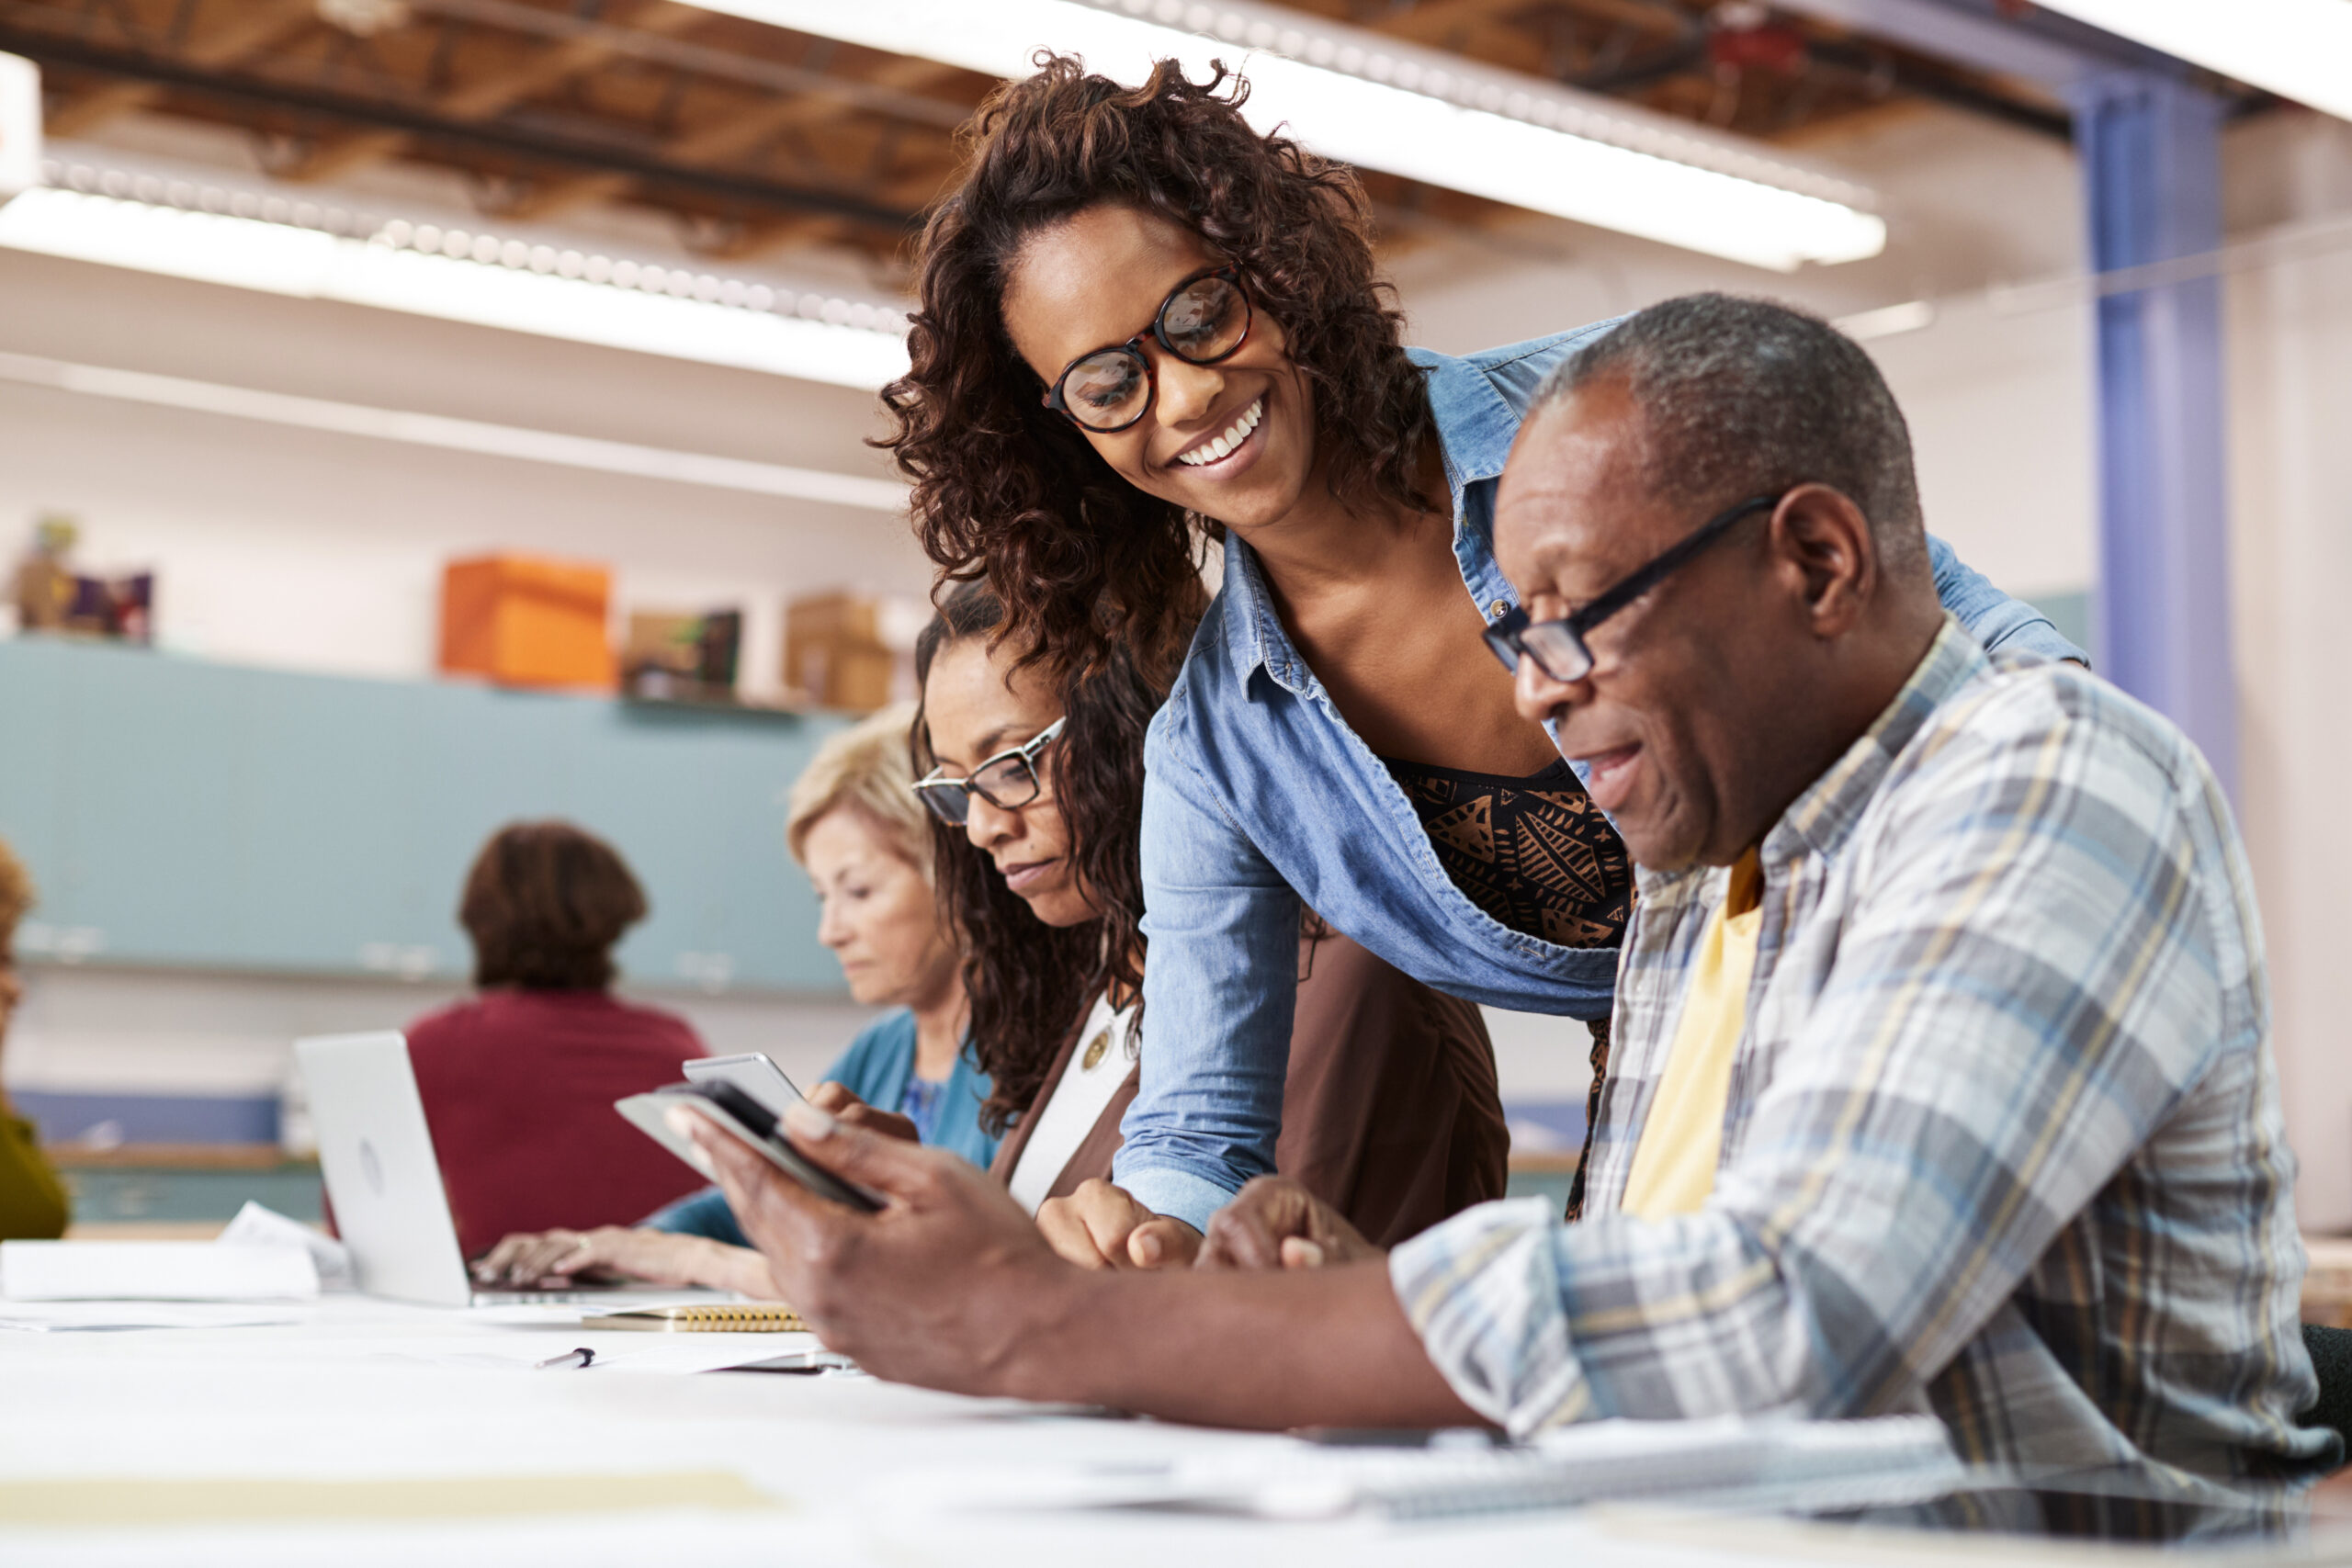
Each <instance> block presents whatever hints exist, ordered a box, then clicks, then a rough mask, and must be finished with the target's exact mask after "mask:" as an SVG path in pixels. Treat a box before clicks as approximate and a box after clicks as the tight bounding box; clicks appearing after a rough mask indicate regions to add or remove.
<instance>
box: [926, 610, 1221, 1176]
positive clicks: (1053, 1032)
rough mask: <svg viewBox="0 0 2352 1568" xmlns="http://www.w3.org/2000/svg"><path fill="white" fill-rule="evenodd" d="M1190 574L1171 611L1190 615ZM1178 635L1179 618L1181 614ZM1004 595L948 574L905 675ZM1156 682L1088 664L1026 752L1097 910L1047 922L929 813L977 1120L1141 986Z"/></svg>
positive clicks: (999, 632)
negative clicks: (984, 1087)
mask: <svg viewBox="0 0 2352 1568" xmlns="http://www.w3.org/2000/svg"><path fill="white" fill-rule="evenodd" d="M1201 598H1202V595H1201V592H1200V587H1199V583H1198V581H1197V580H1194V581H1193V586H1192V592H1191V594H1190V595H1189V597H1188V598H1186V599H1184V600H1182V602H1180V604H1179V607H1178V613H1179V615H1180V616H1181V615H1184V614H1186V613H1187V612H1189V614H1190V615H1193V616H1197V615H1199V613H1200V609H1201ZM1182 629H1183V630H1184V631H1186V632H1190V630H1191V629H1192V622H1191V620H1190V619H1185V620H1183V621H1182ZM1005 630H1006V627H1005V615H1004V606H1003V604H1001V603H1000V602H999V601H998V599H997V597H996V595H995V594H993V593H991V592H989V590H988V589H987V588H986V587H985V586H984V585H982V584H980V583H977V582H966V583H958V584H956V586H955V587H953V588H951V589H950V590H949V591H948V592H947V593H946V594H945V595H944V598H943V599H942V600H941V602H940V606H939V613H938V615H935V616H933V619H932V622H931V624H930V625H929V626H925V627H924V628H923V632H922V637H920V638H918V639H917V640H916V643H915V674H916V679H917V681H918V682H920V683H921V684H922V685H923V686H924V687H926V688H927V687H928V685H929V682H930V680H931V667H932V664H933V661H934V660H937V659H938V657H939V656H940V654H941V653H942V652H944V651H945V650H946V649H949V648H952V647H954V646H956V644H959V643H965V642H971V641H975V640H978V639H980V638H987V639H989V641H991V642H995V641H997V640H998V639H999V638H1001V637H1002V636H1003V634H1004V632H1005ZM1167 695H1168V688H1167V685H1166V684H1165V683H1164V682H1157V681H1154V680H1152V679H1150V678H1149V677H1148V676H1147V675H1146V674H1145V673H1144V672H1143V671H1142V670H1141V669H1140V668H1139V667H1138V666H1137V664H1136V660H1134V659H1133V658H1132V657H1131V656H1130V655H1129V653H1128V651H1127V650H1126V649H1120V648H1114V649H1112V650H1111V651H1110V652H1109V654H1108V655H1107V656H1106V660H1105V662H1104V663H1103V667H1102V668H1101V669H1099V670H1097V671H1094V672H1093V673H1091V674H1089V675H1084V676H1080V677H1078V678H1076V679H1073V680H1069V681H1067V682H1063V685H1062V712H1063V723H1062V732H1061V736H1060V738H1059V739H1057V740H1056V741H1055V742H1054V744H1053V745H1051V746H1050V747H1048V748H1046V751H1045V753H1044V755H1043V756H1041V757H1040V758H1039V759H1038V761H1039V762H1040V763H1041V764H1042V765H1043V766H1044V768H1045V769H1046V776H1047V777H1048V778H1049V779H1050V780H1051V781H1052V784H1053V790H1054V803H1055V805H1056V806H1057V807H1058V808H1059V809H1060V811H1061V814H1062V819H1063V821H1064V822H1065V823H1066V824H1067V825H1068V828H1069V844H1070V858H1071V861H1072V863H1073V864H1074V865H1075V867H1076V868H1077V872H1078V876H1079V880H1080V883H1081V884H1082V885H1083V886H1085V888H1086V890H1087V891H1088V892H1089V893H1091V895H1093V897H1094V901H1095V902H1096V903H1097V904H1098V905H1099V906H1101V908H1102V909H1103V916H1102V918H1101V919H1095V920H1089V921H1086V922H1084V923H1083V924H1080V925H1076V926H1066V927H1060V928H1057V927H1054V926H1049V925H1047V924H1046V922H1045V921H1043V920H1041V919H1038V918H1037V917H1036V915H1035V914H1034V913H1033V912H1032V911H1031V910H1030V908H1029V902H1028V900H1027V899H1025V898H1023V897H1021V895H1019V894H1018V893H1015V892H1013V891H1012V889H1011V888H1010V887H1007V886H1005V885H1004V878H1003V877H1001V876H1000V875H998V874H997V872H996V869H995V867H994V866H993V865H992V864H991V863H990V862H989V857H988V856H987V855H985V854H982V853H981V852H978V850H976V849H974V848H973V847H972V843H971V840H969V839H967V838H966V837H965V835H964V830H963V829H961V828H955V827H950V826H949V825H948V824H946V823H944V822H942V821H939V820H938V819H937V818H933V820H932V833H933V852H932V864H933V881H934V883H935V885H936V886H937V887H938V890H939V902H940V914H941V918H942V919H944V920H945V921H946V923H947V926H948V929H949V930H951V931H955V932H956V933H957V934H958V936H959V937H960V939H961V940H962V942H963V945H964V991H965V995H967V997H969V998H971V1004H972V1023H971V1042H972V1054H973V1055H974V1057H975V1058H976V1059H977V1060H978V1063H979V1065H980V1067H981V1069H982V1070H983V1071H985V1072H986V1073H987V1074H988V1075H989V1079H990V1086H991V1087H990V1092H989V1099H988V1103H987V1104H985V1105H984V1106H982V1107H981V1108H980V1119H981V1122H982V1124H983V1125H984V1126H985V1127H986V1128H987V1129H988V1130H989V1132H990V1133H991V1134H994V1133H999V1132H1001V1131H1002V1129H1003V1127H1004V1125H1005V1123H1006V1122H1008V1121H1010V1120H1011V1119H1012V1117H1015V1116H1020V1115H1024V1114H1026V1113H1027V1111H1028V1110H1029V1104H1030V1101H1032V1100H1035V1098H1036V1097H1037V1090H1038V1089H1039V1088H1040V1087H1041V1086H1042V1085H1043V1084H1044V1083H1045V1081H1046V1070H1047V1069H1048V1068H1050V1067H1051V1066H1053V1065H1054V1056H1055V1055H1056V1053H1057V1052H1058V1051H1060V1049H1061V1047H1062V1043H1063V1042H1064V1041H1065V1040H1067V1039H1068V1038H1069V1033H1070V1032H1071V1031H1072V1030H1074V1029H1076V1028H1077V1027H1078V1026H1079V1024H1080V1021H1083V1019H1084V1017H1085V1012H1086V1009H1087V1008H1088V1007H1089V1006H1091V1004H1092V1002H1093V1000H1094V998H1095V997H1097V996H1098V995H1100V994H1101V993H1102V992H1103V989H1104V988H1105V987H1110V988H1112V989H1114V990H1115V991H1117V992H1118V993H1120V994H1121V995H1122V996H1128V995H1139V994H1140V992H1141V989H1142V986H1143V966H1142V954H1143V937H1142V933H1141V931H1140V930H1139V929H1138V927H1139V924H1140V922H1141V920H1142V919H1143V852H1142V847H1141V840H1140V834H1141V830H1142V824H1143V736H1144V728H1145V727H1146V726H1147V725H1148V724H1149V723H1150V722H1151V716H1152V715H1153V713H1155V712H1157V711H1158V709H1159V705H1160V703H1161V702H1162V701H1163V700H1164V699H1165V698H1166V697H1167ZM911 739H912V744H913V750H914V760H915V770H916V772H918V773H928V772H930V771H931V769H932V767H933V765H934V762H935V761H936V759H935V758H934V757H933V754H932V750H931V726H930V722H929V720H928V718H927V716H926V715H925V713H924V711H923V710H922V709H918V710H917V712H916V715H915V723H914V732H913V735H912V738H911Z"/></svg>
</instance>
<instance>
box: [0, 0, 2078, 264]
mask: <svg viewBox="0 0 2352 1568" xmlns="http://www.w3.org/2000/svg"><path fill="white" fill-rule="evenodd" d="M843 3H845V4H854V3H855V0H843ZM976 3H978V0H976ZM1290 3H1291V4H1293V5H1295V6H1297V7H1298V8H1299V9H1301V10H1305V11H1309V12H1316V13H1319V14H1322V15H1326V16H1330V17H1338V18H1341V19H1344V20H1347V21H1349V22H1351V23H1353V24H1355V25H1356V26H1359V27H1366V28H1375V29H1378V30H1381V31H1385V32H1388V33H1391V34H1393V35H1396V36H1397V37H1400V38H1405V39H1411V40H1413V41H1414V42H1417V43H1420V44H1424V45H1427V46H1430V47H1432V48H1437V49H1442V50H1447V51H1454V52H1458V53H1461V54H1464V55H1466V56H1470V57H1473V58H1476V59H1478V60H1481V61H1485V62H1489V63H1493V64H1498V65H1503V66H1507V67H1509V68H1510V69H1513V70H1517V71H1523V72H1529V73H1534V74H1538V75H1542V76H1545V77H1549V78H1552V79H1555V80H1558V81H1563V82H1566V83H1569V84H1571V85H1576V86H1579V87H1582V88H1585V89H1588V90H1590V91H1596V92H1601V93H1606V94H1609V95H1611V96H1620V97H1624V98H1628V99H1632V100H1635V101H1638V102H1640V103H1642V104H1644V105H1645V106H1647V107H1651V108H1655V109H1659V110H1662V111H1664V112H1666V113H1668V114H1673V115H1678V116H1681V117H1684V118H1691V119H1693V120H1700V121H1704V122H1706V123H1709V124H1713V125H1716V126H1719V127H1723V128H1724V129H1728V130H1736V131H1739V132H1742V133H1745V134H1748V135H1752V136H1758V137H1764V138H1779V139H1787V140H1804V139H1809V138H1811V137H1814V136H1816V135H1818V134H1820V133H1821V132H1822V131H1823V130H1825V129H1826V128H1831V127H1835V126H1837V125H1838V124H1840V123H1841V122H1846V121H1849V120H1851V119H1852V118H1853V117H1855V116H1858V115H1875V114H1880V113H1883V112H1885V111H1886V110H1887V109H1888V108H1889V107H1899V106H1903V105H1906V104H1916V103H1918V102H1920V101H1923V100H1934V101H1940V102H1944V103H1948V104H1953V105H1957V106H1960V107H1964V108H1967V109H1970V110H1973V111H1974V112H1978V113H1982V114H1987V115H1992V116H1995V117H1997V118H2002V119H2005V120H2007V121H2009V122H2011V123H2013V124H2017V125H2019V126H2023V127H2026V128H2028V129H2030V130H2037V131H2041V132H2046V133H2049V134H2054V135H2064V134H2065V126H2066V121H2065V116H2064V106H2063V105H2061V104H2059V103H2058V102H2056V101H2055V100H2054V99H2053V98H2052V96H2050V95H2049V94H2048V93H2047V91H2046V90H2045V89H2043V88H2041V87H2040V86H2038V85H2035V84H2032V83H2030V82H2024V81H2019V80H2017V79H2014V78H2010V77H2004V76H1998V75H1994V74H1990V73H1972V72H1970V71H1968V70H1965V69H1963V68H1961V67H1957V66H1953V65H1950V64H1945V63H1941V62H1937V61H1935V60H1932V59H1930V58H1929V57H1928V56H1926V55H1923V54H1916V53H1911V52H1907V51H1905V50H1903V49H1901V48H1899V47H1896V46H1894V45H1891V44H1888V43H1884V42H1881V41H1877V40H1874V39H1869V38H1866V37H1862V36H1860V35H1857V34H1855V33H1852V32H1849V31H1848V30H1846V29H1844V28H1839V27H1838V26H1837V25H1836V23H1835V22H1834V21H1822V20H1818V19H1813V18H1804V19H1792V18H1789V17H1784V16H1781V15H1780V14H1777V13H1773V12H1770V11H1768V10H1767V9H1765V7H1764V6H1760V5H1757V4H1753V3H1752V0H1732V3H1730V4H1721V5H1718V4H1709V3H1707V0H1290ZM0 51H9V52H13V53H18V54H24V55H28V56H29V57H31V58H33V59H35V60H37V61H39V62H40V63H41V65H42V67H43V70H44V73H45V81H46V84H47V86H48V90H49V93H50V102H49V105H48V124H49V130H50V132H51V135H53V136H61V137H71V136H87V135H90V134H92V133H93V132H96V131H98V130H101V129H102V128H103V127H104V126H106V125H107V122H109V121H110V120H113V119H115V118H119V117H121V116H124V115H127V114H133V113H140V114H147V115H165V116H178V117H183V118H191V119H196V120H202V121H209V122H211V123H213V124H216V125H226V126H230V127H233V128H235V129H237V130H241V131H243V132H244V133H246V134H248V135H250V136H251V137H252V138H253V139H254V141H255V144H256V146H257V148H258V149H259V152H260V157H261V161H262V163H263V164H264V166H265V167H266V169H267V170H268V171H269V172H270V173H271V174H272V175H275V176H276V177H277V178H280V179H284V180H288V181H295V182H304V181H308V182H319V181H324V180H330V179H334V178H338V177H342V176H346V175H350V174H351V173H353V172H354V171H356V170H359V169H363V168H365V167H367V166H368V165H371V164H380V163H384V162H386V161H393V160H397V161H402V162H407V163H413V164H427V165H434V166H438V167H442V168H445V169H454V170H457V171H459V172H461V173H462V174H463V175H465V176H466V177H467V179H468V181H469V187H470V189H471V190H472V192H473V193H474V199H475V200H476V202H477V203H478V204H479V205H480V206H481V207H482V208H483V209H486V210H488V211H491V212H492V213H495V214H497V215H499V216H501V217H503V218H505V219H508V220H536V219H546V218H550V217H553V216H556V215H559V214H561V213H564V212H566V211H571V210H575V209H581V208H582V207H588V206H594V205H597V204H628V205H632V206H636V207H639V208H650V209H655V210H657V211H660V212H662V213H664V214H666V215H668V216H669V217H671V218H672V219H673V220H674V221H675V223H676V225H677V227H678V230H679V231H680V233H681V234H682V236H683V237H684V239H685V241H686V242H687V243H689V244H690V245H692V246H694V247H695V249H697V250H700V251H703V252H706V253H708V254H718V255H729V256H744V255H750V254H757V253H761V252H765V251H773V250H776V249H780V248H786V247H790V246H795V245H808V244H827V245H835V246H847V247H851V248H854V249H856V250H860V251H863V252H865V253H866V254H869V255H872V256H874V257H876V258H878V259H885V260H887V259H888V258H890V257H893V256H895V255H898V254H900V253H901V252H902V249H903V245H904V243H905V241H906V239H907V237H908V235H909V234H910V231H912V229H913V227H914V225H915V224H916V223H917V222H918V221H919V217H920V214H921V212H922V209H923V208H924V207H925V206H926V205H927V204H928V203H929V202H931V201H932V200H933V198H934V197H936V196H937V195H938V194H939V193H940V192H941V191H942V190H943V189H944V187H945V186H947V185H948V183H949V182H950V181H951V180H952V178H953V176H954V174H955V169H956V158H957V144H956V140H955V130H956V127H957V126H958V125H960V124H961V123H962V122H963V121H964V120H965V119H966V118H967V117H968V116H969V114H970V112H971V110H972V109H973V107H975V106H976V105H977V104H978V102H979V100H980V98H981V97H982V96H983V95H985V94H986V93H987V92H988V91H989V88H990V87H991V86H992V85H993V84H992V83H991V82H990V81H989V79H987V78H985V77H983V76H980V75H978V74H975V73H969V72H965V71H959V70H957V69H955V68H953V67H950V66H944V65H938V64H934V63H931V62H924V61H918V60H910V59H906V58H901V57H898V56H893V55H886V54H878V53H875V52H873V51H865V50H861V49H857V48H855V47H853V46H849V45H837V44H834V43H831V42H830V41H828V40H825V39H814V38H809V37H804V36H802V35H799V34H797V33H792V32H787V31H784V30H782V29H779V28H769V27H764V26H762V25H760V24H757V23H752V22H747V21H743V20H741V19H739V18H735V17H726V16H720V15H715V14H713V13H711V12H708V11H706V10H703V9H701V8H700V7H697V6H689V5H683V4H677V3H674V0H0ZM1368 183H1369V184H1370V185H1371V186H1372V189H1373V194H1374V197H1375V199H1376V200H1377V201H1379V202H1380V203H1381V204H1382V206H1383V208H1384V210H1385V213H1386V214H1387V215H1388V216H1389V217H1390V218H1391V219H1393V220H1395V221H1392V222H1391V223H1390V224H1389V225H1388V227H1389V229H1390V231H1391V232H1392V233H1393V234H1395V235H1397V236H1399V237H1402V238H1405V239H1409V238H1410V237H1411V236H1412V235H1413V234H1414V233H1416V232H1417V231H1422V230H1426V229H1428V228H1430V227H1432V226H1436V227H1454V226H1462V225H1470V226H1479V225H1485V224H1488V223H1490V222H1491V221H1492V220H1493V219H1494V218H1495V217H1496V216H1497V214H1498V210H1500V209H1496V208H1494V207H1493V206H1492V205H1491V204H1489V203H1486V202H1483V201H1480V200H1478V199H1477V198H1475V197H1466V196H1462V195H1460V194H1458V193H1454V192H1450V191H1443V190H1438V189H1434V188H1430V187H1425V186H1410V185H1408V183H1407V182H1404V181H1400V180H1397V179H1394V178H1391V177H1386V176H1373V177H1371V178H1370V179H1369V181H1368Z"/></svg>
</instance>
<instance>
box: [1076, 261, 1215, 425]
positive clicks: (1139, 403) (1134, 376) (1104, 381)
mask: <svg viewBox="0 0 2352 1568" xmlns="http://www.w3.org/2000/svg"><path fill="white" fill-rule="evenodd" d="M1249 336H1250V296H1249V293H1248V292H1247V291H1246V290H1244V289H1243V288H1242V287H1241V269H1240V268H1239V267H1238V266H1221V267H1218V268H1216V270H1215V271H1212V272H1203V273H1195V274H1194V275H1193V276H1191V277H1188V278H1186V279H1185V280H1184V281H1183V282H1182V283H1180V284H1178V285H1177V286H1176V287H1175V288H1174V290H1173V291H1172V292H1170V294H1169V296H1168V298H1167V299H1164V300H1162V301H1161V302H1160V306H1159V314H1158V315H1156V316H1154V317H1152V319H1151V325H1149V326H1148V327H1146V328H1145V329H1144V330H1143V331H1142V332H1139V333H1136V335H1135V336H1133V337H1131V338H1129V339H1128V340H1127V341H1126V342H1125V343H1123V344H1118V345H1117V346H1115V347H1113V348H1098V349H1096V350H1095V351H1094V352H1093V353H1091V354H1084V355H1080V356H1079V357H1078V358H1076V359H1073V360H1071V361H1070V362H1069V365H1068V366H1066V367H1063V370H1062V373H1061V374H1060V375H1059V376H1057V377H1056V378H1054V384H1053V386H1052V387H1050V388H1049V389H1046V407H1047V408H1049V409H1052V410H1053V411H1055V412H1057V413H1059V414H1060V415H1062V416H1063V417H1064V418H1065V419H1068V420H1069V422H1070V423H1072V424H1075V425H1077V426H1078V427H1079V428H1080V429H1081V430H1091V431H1092V432H1094V433H1095V434H1097V435H1113V434H1117V433H1118V432H1120V431H1122V430H1125V429H1126V428H1127V427H1128V426H1130V425H1132V424H1134V423H1136V421H1137V420H1139V419H1141V418H1143V416H1144V414H1145V413H1146V412H1148V411H1149V409H1150V408H1151V400H1152V394H1153V393H1154V391H1155V390H1156V389H1157V385H1156V383H1155V381H1154V380H1153V378H1152V372H1151V361H1150V360H1148V359H1147V358H1145V357H1144V352H1143V340H1144V339H1145V338H1147V337H1148V338H1150V339H1151V340H1152V341H1153V342H1155V343H1157V344H1159V346H1160V347H1162V348H1164V349H1166V350H1167V351H1168V352H1169V353H1170V354H1172V355H1175V356H1176V357H1177V358H1179V359H1181V360H1182V361H1183V362H1184V363H1185V364H1187V365H1215V364H1216V363H1218V362H1219V361H1220V360H1226V359H1230V358H1232V357H1233V355H1234V354H1235V352H1236V351H1238V349H1239V348H1240V347H1241V344H1242V343H1243V342H1244V340H1246V339H1247V338H1248V337H1249Z"/></svg>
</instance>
